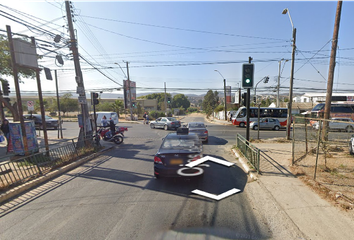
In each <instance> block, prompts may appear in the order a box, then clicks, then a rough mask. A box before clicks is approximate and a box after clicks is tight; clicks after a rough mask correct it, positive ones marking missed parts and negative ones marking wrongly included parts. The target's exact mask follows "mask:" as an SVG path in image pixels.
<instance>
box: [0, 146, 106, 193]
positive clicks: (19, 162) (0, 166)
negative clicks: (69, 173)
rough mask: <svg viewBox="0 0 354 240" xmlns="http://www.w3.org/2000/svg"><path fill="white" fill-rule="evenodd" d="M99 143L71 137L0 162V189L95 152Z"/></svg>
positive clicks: (15, 184)
mask: <svg viewBox="0 0 354 240" xmlns="http://www.w3.org/2000/svg"><path fill="white" fill-rule="evenodd" d="M99 147H100V144H99V143H97V142H94V141H93V140H92V139H86V140H83V141H79V140H78V139H72V140H71V141H70V142H67V143H66V144H62V143H61V144H55V145H50V148H49V150H45V149H44V150H43V149H41V151H39V152H38V153H36V154H32V155H29V156H24V157H21V158H19V159H16V160H11V161H6V162H2V163H0V191H1V190H4V189H7V188H9V187H13V186H17V185H19V184H22V183H24V182H26V181H28V180H31V179H34V178H37V177H39V176H42V175H44V174H46V173H48V172H50V171H51V170H53V169H55V168H58V167H60V166H63V165H66V164H68V163H70V162H72V161H74V160H76V159H78V158H79V157H82V156H84V155H86V154H89V153H92V152H95V151H97V150H98V148H99Z"/></svg>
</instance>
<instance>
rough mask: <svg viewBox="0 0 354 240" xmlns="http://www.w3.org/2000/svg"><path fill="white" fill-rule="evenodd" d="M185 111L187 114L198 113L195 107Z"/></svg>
mask: <svg viewBox="0 0 354 240" xmlns="http://www.w3.org/2000/svg"><path fill="white" fill-rule="evenodd" d="M187 111H188V112H189V113H193V112H198V108H196V107H189V108H188V109H187Z"/></svg>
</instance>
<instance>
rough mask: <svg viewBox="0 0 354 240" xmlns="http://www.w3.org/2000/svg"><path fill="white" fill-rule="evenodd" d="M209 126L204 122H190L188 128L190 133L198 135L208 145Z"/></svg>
mask: <svg viewBox="0 0 354 240" xmlns="http://www.w3.org/2000/svg"><path fill="white" fill-rule="evenodd" d="M206 127H207V126H206V125H204V123H203V122H190V123H188V124H187V128H188V129H189V132H190V133H196V134H197V135H198V137H199V139H200V140H201V141H202V142H205V143H207V142H208V141H209V134H208V129H207V128H206Z"/></svg>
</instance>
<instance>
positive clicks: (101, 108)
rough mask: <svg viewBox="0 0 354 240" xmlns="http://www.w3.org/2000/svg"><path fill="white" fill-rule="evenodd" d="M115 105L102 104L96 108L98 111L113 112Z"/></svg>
mask: <svg viewBox="0 0 354 240" xmlns="http://www.w3.org/2000/svg"><path fill="white" fill-rule="evenodd" d="M112 105H113V104H112V103H109V102H101V103H99V104H98V105H97V106H96V111H98V112H100V111H102V112H111V111H113V106H112Z"/></svg>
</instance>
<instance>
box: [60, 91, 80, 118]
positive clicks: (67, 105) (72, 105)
mask: <svg viewBox="0 0 354 240" xmlns="http://www.w3.org/2000/svg"><path fill="white" fill-rule="evenodd" d="M72 96H73V95H72V94H71V93H66V94H64V95H63V96H62V97H61V100H60V110H61V111H62V112H63V113H64V115H65V113H67V112H74V111H78V110H79V104H78V101H77V99H73V98H71V97H72Z"/></svg>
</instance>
